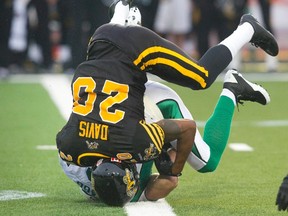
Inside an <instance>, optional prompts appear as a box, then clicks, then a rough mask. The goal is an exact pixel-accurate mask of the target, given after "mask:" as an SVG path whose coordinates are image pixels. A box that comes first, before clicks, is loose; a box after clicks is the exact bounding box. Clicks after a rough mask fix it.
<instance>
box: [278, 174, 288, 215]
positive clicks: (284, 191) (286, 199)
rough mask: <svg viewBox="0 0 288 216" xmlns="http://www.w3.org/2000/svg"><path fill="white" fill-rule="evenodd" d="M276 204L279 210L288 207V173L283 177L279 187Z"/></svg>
mask: <svg viewBox="0 0 288 216" xmlns="http://www.w3.org/2000/svg"><path fill="white" fill-rule="evenodd" d="M276 205H278V210H279V211H281V210H283V211H285V210H287V208H288V175H287V176H286V177H285V178H284V179H283V182H282V184H281V185H280V187H279V191H278V194H277V198H276Z"/></svg>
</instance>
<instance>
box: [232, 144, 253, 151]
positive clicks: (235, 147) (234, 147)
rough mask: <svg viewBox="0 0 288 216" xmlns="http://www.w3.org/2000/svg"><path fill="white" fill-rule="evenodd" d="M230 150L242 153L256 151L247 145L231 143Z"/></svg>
mask: <svg viewBox="0 0 288 216" xmlns="http://www.w3.org/2000/svg"><path fill="white" fill-rule="evenodd" d="M228 146H229V148H230V149H232V150H233V151H237V152H239V151H241V152H251V151H254V149H253V148H252V147H251V146H249V145H248V144H246V143H230V144H229V145H228Z"/></svg>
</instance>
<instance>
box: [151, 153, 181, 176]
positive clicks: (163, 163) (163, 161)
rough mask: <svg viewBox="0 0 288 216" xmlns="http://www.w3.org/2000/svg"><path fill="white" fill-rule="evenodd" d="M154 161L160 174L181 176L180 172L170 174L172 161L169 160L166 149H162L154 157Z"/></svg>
mask: <svg viewBox="0 0 288 216" xmlns="http://www.w3.org/2000/svg"><path fill="white" fill-rule="evenodd" d="M154 162H155V166H156V168H157V170H158V172H159V173H160V175H166V176H181V175H182V174H181V173H179V174H172V165H173V162H172V161H171V158H170V156H169V154H168V152H167V150H166V149H162V152H161V154H160V155H159V156H158V157H157V158H156V159H154Z"/></svg>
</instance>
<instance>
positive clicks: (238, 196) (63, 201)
mask: <svg viewBox="0 0 288 216" xmlns="http://www.w3.org/2000/svg"><path fill="white" fill-rule="evenodd" d="M55 79H57V77H56V78H55ZM259 83H261V84H263V86H265V88H266V89H267V90H268V91H269V92H270V95H271V99H272V101H271V104H269V105H268V106H261V105H258V104H254V103H245V104H244V106H241V105H240V106H239V110H240V111H239V112H238V111H237V110H235V115H234V122H233V126H232V130H231V136H230V139H229V143H235V142H236V143H246V144H248V145H249V146H251V147H252V148H253V149H254V151H252V152H236V151H232V150H231V149H230V148H229V146H228V147H227V149H226V151H225V153H224V155H223V157H222V160H221V162H220V165H219V167H218V169H217V170H216V171H215V172H214V173H211V174H200V173H197V172H195V171H194V170H192V169H191V168H190V167H189V166H188V165H187V166H186V167H185V170H184V172H183V176H181V178H180V184H179V186H178V188H177V189H176V190H175V191H173V192H172V193H171V194H170V195H169V196H168V197H167V198H166V201H167V202H168V203H169V204H170V205H171V206H172V208H173V209H174V213H175V214H176V215H179V216H187V215H197V216H208V215H209V216H211V215H215V216H218V215H221V216H224V215H253V216H258V215H260V216H262V215H267V216H271V215H281V214H285V213H283V212H282V213H280V212H278V211H277V209H276V206H275V198H276V194H277V191H278V187H279V185H280V183H281V181H282V178H283V177H284V175H285V174H286V173H287V172H288V164H287V153H288V148H287V145H288V143H287V136H288V135H287V132H288V130H287V129H288V101H287V98H288V97H287V96H288V93H287V92H288V91H287V82H276V81H275V82H268V81H265V82H259ZM170 86H171V87H173V88H174V89H175V90H176V91H177V92H178V93H179V94H180V96H181V97H182V98H183V100H184V102H185V104H186V105H187V106H188V107H189V109H190V110H191V111H192V114H193V116H194V118H195V119H196V121H197V122H199V125H201V122H203V121H205V120H207V118H208V117H209V115H210V114H211V112H212V111H213V108H214V105H215V103H216V100H217V98H218V95H219V93H220V91H221V89H222V87H221V86H222V83H221V82H217V83H215V84H214V85H213V86H212V87H211V88H210V89H208V90H206V91H201V92H199V91H198V92H195V91H191V90H189V89H187V88H180V87H178V86H175V85H170ZM0 101H1V108H0V111H1V112H0V121H1V122H0V137H1V140H0V147H1V150H0V165H1V168H0V169H1V172H0V173H1V174H0V215H9V216H14V215H29V216H30V215H37V216H40V215H50V216H52V215H53V216H54V215H61V216H62V215H101V216H108V215H109V216H110V215H127V214H126V213H125V211H124V209H122V208H111V207H107V206H105V205H104V204H101V203H94V202H91V201H87V200H86V199H85V197H83V196H82V194H81V193H80V191H79V189H78V187H77V186H76V185H75V184H74V183H73V182H71V181H70V180H69V179H68V178H67V177H66V176H65V175H64V173H63V172H62V170H61V168H60V166H59V165H58V158H57V152H56V151H55V150H38V149H37V146H39V145H51V146H53V145H55V134H56V133H57V131H58V130H59V129H60V128H61V127H62V126H63V125H64V123H65V120H64V119H63V117H62V116H61V115H60V113H59V111H58V109H57V107H56V106H55V105H54V103H53V102H52V100H51V98H50V97H49V95H48V93H47V92H46V90H45V89H44V88H43V87H42V85H41V84H39V83H38V82H36V81H35V82H32V83H31V82H27V83H26V82H25V83H24V82H23V83H21V82H17V83H14V82H9V81H1V82H0ZM202 129H203V128H200V130H201V131H202ZM12 190H13V191H25V192H35V193H41V194H43V195H45V196H43V197H37V198H29V199H28V198H27V199H15V200H9V199H8V198H5V196H4V195H3V194H5V193H7V191H12ZM3 197H4V198H3ZM6 197H7V196H6ZM141 215H145V212H139V216H141ZM150 216H152V215H151V214H150Z"/></svg>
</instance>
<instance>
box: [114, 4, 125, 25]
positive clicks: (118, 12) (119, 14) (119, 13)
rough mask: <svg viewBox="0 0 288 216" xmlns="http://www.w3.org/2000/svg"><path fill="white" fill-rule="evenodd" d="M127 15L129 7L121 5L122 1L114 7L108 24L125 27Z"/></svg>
mask: <svg viewBox="0 0 288 216" xmlns="http://www.w3.org/2000/svg"><path fill="white" fill-rule="evenodd" d="M128 14H129V5H126V6H125V5H123V4H122V1H119V2H118V3H117V4H116V6H115V10H114V14H113V17H112V19H111V21H110V23H112V24H119V25H125V21H126V19H127V16H128Z"/></svg>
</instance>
